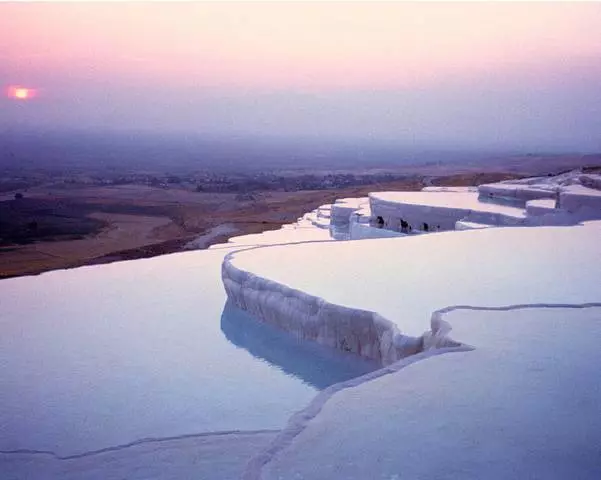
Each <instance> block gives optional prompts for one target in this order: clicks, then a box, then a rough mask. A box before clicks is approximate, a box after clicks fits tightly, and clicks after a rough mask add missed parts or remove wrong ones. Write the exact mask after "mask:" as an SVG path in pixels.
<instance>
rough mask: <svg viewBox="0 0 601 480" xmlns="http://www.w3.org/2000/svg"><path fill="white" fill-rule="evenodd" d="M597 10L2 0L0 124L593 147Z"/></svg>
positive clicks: (600, 144)
mask: <svg viewBox="0 0 601 480" xmlns="http://www.w3.org/2000/svg"><path fill="white" fill-rule="evenodd" d="M600 25H601V3H568V2H565V3H546V2H539V3H502V2H499V3H474V2H472V3H454V2H450V3H449V2H444V3H434V2H350V3H346V2H339V1H336V2H277V3H276V2H240V3H236V2H196V3H189V2H184V3H144V2H142V3H122V2H117V3H83V2H82V3H0V85H1V86H2V89H3V95H2V96H1V98H0V128H2V129H4V130H5V131H6V130H8V131H10V132H14V131H19V130H20V129H27V128H42V129H50V128H51V129H64V130H69V129H92V130H99V131H104V130H121V131H146V132H151V133H155V134H160V133H178V132H182V133H186V134H198V135H213V136H223V137H226V138H227V137H228V136H235V135H250V136H258V137H262V136H264V137H281V138H287V137H303V138H317V139H342V140H344V139H354V140H365V141H371V142H376V143H377V142H389V143H397V144H400V145H409V146H415V145H418V146H431V147H487V148H488V147H495V148H496V147H499V148H523V149H532V148H539V149H547V150H552V149H564V150H565V149H568V150H569V149H572V150H580V151H595V150H596V151H600V150H601V87H600V85H601V28H600V27H599V26H600ZM19 88H26V89H30V90H27V92H28V93H27V94H26V93H23V91H21V94H20V95H15V92H17V91H20V90H19ZM18 96H21V97H27V98H17V97H18Z"/></svg>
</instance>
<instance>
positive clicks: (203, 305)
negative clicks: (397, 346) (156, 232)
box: [0, 249, 375, 455]
mask: <svg viewBox="0 0 601 480" xmlns="http://www.w3.org/2000/svg"><path fill="white" fill-rule="evenodd" d="M226 253H227V249H224V250H206V251H199V252H190V253H183V254H176V255H169V256H163V257H158V258H154V259H148V260H137V261H133V262H121V263H114V264H110V265H102V266H94V267H84V268H79V269H74V270H63V271H57V272H51V273H47V274H44V275H41V276H38V277H24V278H17V279H10V280H3V281H0V382H1V383H0V425H1V426H2V428H1V431H2V435H0V450H2V451H9V450H11V451H12V450H18V449H32V450H51V451H54V452H56V453H58V454H60V455H71V454H74V453H80V452H85V451H90V450H95V449H100V448H105V447H108V446H113V445H119V444H123V443H127V442H131V441H134V440H137V439H140V438H145V437H166V436H175V435H182V434H190V433H199V432H213V431H224V430H255V429H278V428H282V427H283V426H284V424H285V423H286V421H287V419H288V418H289V417H290V415H292V414H293V413H294V412H295V411H297V410H299V409H301V408H303V407H304V406H305V405H306V404H307V403H308V402H309V401H310V400H311V399H312V398H313V397H314V396H315V394H316V393H317V391H318V390H319V389H322V388H325V387H327V386H328V385H330V384H332V383H336V382H339V381H342V380H345V379H348V378H351V377H354V376H358V375H361V374H363V373H365V372H367V371H369V370H371V369H373V368H375V365H373V364H369V363H366V362H363V361H362V360H359V359H354V358H352V357H348V356H344V357H343V356H341V354H336V353H333V352H330V351H329V350H327V349H324V348H321V347H318V346H315V345H303V344H302V343H300V342H297V341H295V340H294V339H292V338H290V337H288V336H287V335H285V334H283V333H281V332H279V331H276V330H274V329H273V328H271V327H267V326H265V325H262V324H259V323H258V322H256V321H255V320H254V319H252V318H251V317H248V316H247V315H246V314H244V313H242V312H240V311H238V310H237V309H235V308H233V307H231V306H228V305H226V296H225V292H224V291H223V287H222V285H221V278H220V267H221V261H222V259H223V256H224V255H225V254H226Z"/></svg>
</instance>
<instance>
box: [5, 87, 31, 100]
mask: <svg viewBox="0 0 601 480" xmlns="http://www.w3.org/2000/svg"><path fill="white" fill-rule="evenodd" d="M35 95H36V91H35V89H33V88H27V87H21V86H16V85H12V86H10V87H8V90H7V96H8V97H9V98H13V99H15V100H30V99H32V98H33V97H35Z"/></svg>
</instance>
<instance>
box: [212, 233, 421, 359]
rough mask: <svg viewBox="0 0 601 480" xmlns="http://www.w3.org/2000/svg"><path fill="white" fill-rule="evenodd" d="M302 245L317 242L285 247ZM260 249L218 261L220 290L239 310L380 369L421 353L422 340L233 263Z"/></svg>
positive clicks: (361, 312) (371, 314) (369, 314)
mask: <svg viewBox="0 0 601 480" xmlns="http://www.w3.org/2000/svg"><path fill="white" fill-rule="evenodd" d="M305 243H322V242H319V241H313V242H311V241H309V242H296V243H290V244H286V245H297V244H305ZM265 247H267V245H265V246H260V247H252V248H248V249H244V250H236V251H234V252H230V253H228V254H227V255H226V256H225V258H224V260H223V263H222V267H221V277H222V281H223V285H224V287H225V290H226V293H227V296H228V298H229V299H230V300H231V301H232V303H233V304H234V305H236V306H237V307H238V308H240V309H242V310H244V311H246V312H248V313H250V314H252V315H254V316H255V317H257V318H258V319H260V320H262V321H264V322H266V323H269V324H271V325H274V326H276V327H278V328H280V329H282V330H285V331H287V332H289V333H292V334H293V335H295V336H296V337H297V338H299V339H302V340H311V341H315V342H317V343H320V344H322V345H325V346H328V347H331V348H335V349H337V350H340V351H343V352H350V353H354V354H357V355H360V356H362V357H365V358H367V359H369V360H375V361H377V362H379V363H381V364H382V365H390V364H392V363H394V362H396V361H398V360H400V359H401V358H404V357H407V356H409V355H414V354H416V353H419V352H420V351H422V350H423V346H424V336H423V335H422V336H420V337H413V336H409V335H405V334H403V333H402V332H401V331H400V330H399V328H398V326H397V325H396V324H395V323H394V322H392V321H390V320H388V319H387V318H385V317H383V316H382V315H380V314H378V313H377V312H373V311H370V310H363V309H357V308H350V307H346V306H343V305H337V304H334V303H331V302H328V301H327V300H325V299H323V298H321V297H317V296H314V295H310V294H308V293H306V292H303V291H301V290H297V289H294V288H291V287H289V286H287V285H284V284H282V283H279V282H276V281H273V280H269V279H267V278H264V277H260V276H259V275H256V274H254V273H252V272H249V271H246V270H243V269H241V268H239V267H237V266H235V265H234V264H233V262H232V261H233V259H234V258H235V256H236V255H237V254H239V253H241V252H246V251H249V250H255V249H257V248H265Z"/></svg>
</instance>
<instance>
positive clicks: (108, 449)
mask: <svg viewBox="0 0 601 480" xmlns="http://www.w3.org/2000/svg"><path fill="white" fill-rule="evenodd" d="M278 432H280V430H273V429H263V430H223V431H216V432H202V433H187V434H183V435H174V436H170V437H145V438H140V439H138V440H133V441H132V442H128V443H123V444H120V445H113V446H110V447H104V448H100V449H98V450H90V451H87V452H81V453H76V454H73V455H59V454H58V453H56V452H54V451H52V450H33V449H27V448H19V449H16V450H0V455H45V456H50V457H53V458H54V459H56V460H76V459H78V458H85V457H92V456H94V455H100V454H102V453H109V452H117V451H120V450H126V449H128V448H131V447H136V446H138V445H144V444H148V443H164V442H171V441H174V440H186V439H191V438H203V437H224V436H228V435H257V434H261V433H278Z"/></svg>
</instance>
